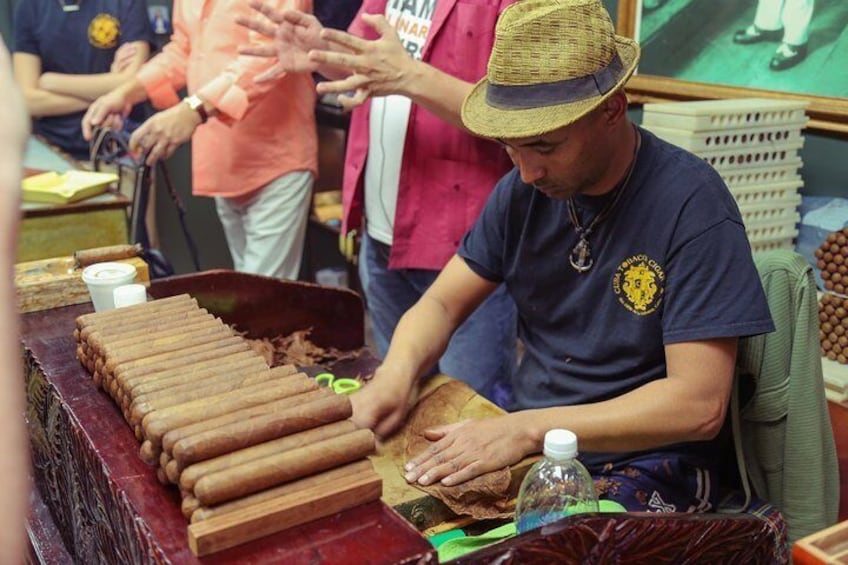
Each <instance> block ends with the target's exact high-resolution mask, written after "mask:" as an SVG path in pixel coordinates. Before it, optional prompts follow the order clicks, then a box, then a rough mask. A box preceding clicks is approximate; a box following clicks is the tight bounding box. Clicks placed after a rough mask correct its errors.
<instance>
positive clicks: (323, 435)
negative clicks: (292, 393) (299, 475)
mask: <svg viewBox="0 0 848 565" xmlns="http://www.w3.org/2000/svg"><path fill="white" fill-rule="evenodd" d="M355 429H356V426H355V425H354V424H353V422H351V421H350V420H341V421H339V422H333V423H332V424H327V425H326V426H318V427H317V428H312V429H310V430H305V431H302V432H298V433H296V434H291V435H288V436H285V437H281V438H279V439H275V440H272V441H266V442H265V443H260V444H259V445H254V446H253V447H248V448H245V449H240V450H238V451H233V452H231V453H227V454H224V455H219V456H218V457H213V458H212V459H207V460H206V461H201V462H199V463H195V464H194V465H189V466H188V467H186V468H185V469H183V471H182V473H181V474H180V488H183V489H186V490H192V489H193V488H194V485H195V484H196V483H197V481H198V479H200V477H203V476H204V475H208V474H209V473H215V472H217V471H223V470H224V469H229V468H230V467H236V466H238V465H242V464H244V463H249V462H250V461H254V460H256V459H261V458H263V457H267V456H269V455H276V454H278V453H282V452H284V451H288V450H290V449H295V448H298V447H303V446H304V445H309V444H312V443H315V442H318V441H322V440H325V439H329V438H331V437H336V436H340V435H342V434H347V433H350V432H352V431H354V430H355Z"/></svg>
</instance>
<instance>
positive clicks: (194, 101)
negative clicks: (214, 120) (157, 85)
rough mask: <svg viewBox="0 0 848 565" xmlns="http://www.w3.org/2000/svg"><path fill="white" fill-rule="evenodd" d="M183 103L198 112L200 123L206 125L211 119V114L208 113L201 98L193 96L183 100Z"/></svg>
mask: <svg viewBox="0 0 848 565" xmlns="http://www.w3.org/2000/svg"><path fill="white" fill-rule="evenodd" d="M183 102H185V103H186V105H187V106H188V107H189V108H191V109H192V110H194V111H195V112H197V114H198V115H199V116H200V123H202V124H205V123H206V120H208V119H209V114H207V113H206V107H205V106H204V105H203V100H202V99H201V98H200V96H198V95H197V94H192V95H191V96H187V97H185V98H183Z"/></svg>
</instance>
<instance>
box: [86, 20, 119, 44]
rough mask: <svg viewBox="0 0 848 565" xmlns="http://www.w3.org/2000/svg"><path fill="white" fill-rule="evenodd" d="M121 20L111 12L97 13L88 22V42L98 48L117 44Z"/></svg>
mask: <svg viewBox="0 0 848 565" xmlns="http://www.w3.org/2000/svg"><path fill="white" fill-rule="evenodd" d="M120 35H121V22H119V21H118V19H117V18H116V17H115V16H112V15H111V14H97V16H96V17H95V18H94V19H93V20H91V23H90V24H88V42H89V43H91V44H92V45H93V46H94V47H97V48H98V49H111V48H112V47H115V46H116V45H118V37H119V36H120Z"/></svg>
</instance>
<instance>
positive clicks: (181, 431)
mask: <svg viewBox="0 0 848 565" xmlns="http://www.w3.org/2000/svg"><path fill="white" fill-rule="evenodd" d="M74 333H75V338H76V340H77V344H78V346H77V356H78V358H79V360H80V361H81V362H82V364H83V365H84V366H85V367H86V368H87V369H88V370H89V372H90V373H91V375H92V377H93V379H94V382H95V384H96V385H97V386H99V387H100V388H102V389H103V390H104V391H106V392H107V393H108V394H109V395H110V396H111V397H112V399H113V400H114V401H115V402H116V403H117V404H118V406H119V407H120V409H121V410H122V411H123V414H124V418H125V419H126V421H127V423H128V424H129V425H130V426H131V427H132V428H133V430H134V432H135V435H136V438H137V439H138V440H139V441H140V442H141V448H140V450H139V452H140V455H141V458H142V459H143V460H144V461H145V462H146V463H148V464H150V465H154V466H157V469H156V474H157V477H158V478H159V480H160V481H161V482H162V483H164V484H174V485H177V486H178V487H179V489H180V492H181V494H182V497H183V498H182V500H183V502H182V511H183V514H184V515H185V516H186V518H188V519H190V521H191V524H190V526H189V528H188V537H189V545H190V547H191V549H192V551H193V552H194V553H195V554H196V555H204V554H208V553H212V552H214V551H219V550H221V549H225V548H227V547H231V546H234V545H238V544H240V543H244V542H246V541H250V540H252V539H256V538H258V537H261V536H264V535H268V534H270V533H274V532H276V531H280V530H282V529H285V528H287V527H291V526H293V525H297V524H300V523H303V522H306V521H309V520H313V519H315V518H319V517H322V516H326V515H329V514H333V513H335V512H338V511H340V510H343V509H346V508H349V507H352V506H355V505H358V504H362V503H365V502H369V501H372V500H376V499H378V498H379V497H380V495H381V491H382V481H381V480H380V477H379V475H377V473H376V472H375V471H374V469H373V467H372V465H371V463H370V461H369V460H368V459H367V456H368V455H369V454H371V453H373V451H374V448H375V444H374V436H373V435H372V433H371V432H370V431H369V430H359V429H356V427H355V426H354V424H353V423H352V422H351V421H350V419H349V418H350V415H351V404H350V399H349V398H348V397H347V396H345V395H338V394H335V393H334V392H333V391H332V389H328V388H326V387H319V386H318V384H317V383H316V382H315V380H314V379H312V378H310V377H308V376H307V375H305V374H304V373H299V372H297V370H296V369H295V368H294V366H292V365H284V366H280V367H274V368H269V367H268V365H267V363H266V362H265V360H264V358H263V357H262V356H261V355H260V354H258V353H256V352H254V351H253V350H252V349H251V348H250V346H249V344H248V343H247V341H246V340H245V339H244V338H243V337H241V336H240V335H237V334H236V332H235V331H234V330H233V329H232V328H230V327H229V326H228V325H227V324H225V323H223V322H222V321H221V320H220V319H218V318H216V317H215V316H213V315H212V314H210V313H209V312H207V311H206V310H205V309H203V308H200V307H199V306H198V304H197V301H196V300H195V299H193V298H192V297H190V296H189V295H187V294H183V295H179V296H173V297H169V298H163V299H159V300H154V301H151V302H147V303H145V304H140V305H137V306H130V307H127V308H120V309H117V310H110V311H106V312H99V313H93V314H85V315H83V316H80V317H79V318H77V328H76V330H75V332H74Z"/></svg>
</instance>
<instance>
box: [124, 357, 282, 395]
mask: <svg viewBox="0 0 848 565" xmlns="http://www.w3.org/2000/svg"><path fill="white" fill-rule="evenodd" d="M249 353H250V352H243V353H238V354H236V355H234V356H230V357H227V358H225V359H220V360H215V361H216V362H215V363H210V364H208V365H205V366H203V367H202V368H201V369H199V370H195V371H189V370H183V371H170V372H169V374H167V375H166V374H164V373H155V374H154V375H150V378H148V379H145V380H144V382H141V383H138V384H136V385H134V386H133V387H132V388H130V390H129V394H130V396H132V398H133V399H138V398H140V397H142V396H144V395H146V394H153V393H156V392H160V391H163V390H165V389H171V388H176V387H180V386H184V385H194V384H195V383H199V382H207V381H208V380H210V379H214V378H216V377H219V376H222V375H232V374H233V373H244V372H252V373H253V372H255V373H258V372H260V371H262V370H265V371H268V370H269V367H268V364H267V363H265V360H264V359H263V358H262V356H260V355H249ZM289 366H291V367H293V365H289ZM194 367H200V364H198V365H194Z"/></svg>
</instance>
